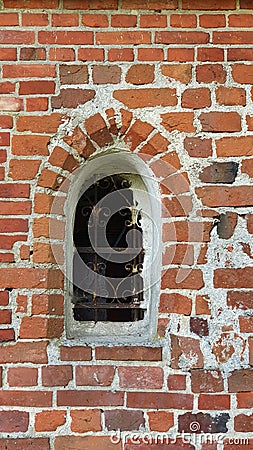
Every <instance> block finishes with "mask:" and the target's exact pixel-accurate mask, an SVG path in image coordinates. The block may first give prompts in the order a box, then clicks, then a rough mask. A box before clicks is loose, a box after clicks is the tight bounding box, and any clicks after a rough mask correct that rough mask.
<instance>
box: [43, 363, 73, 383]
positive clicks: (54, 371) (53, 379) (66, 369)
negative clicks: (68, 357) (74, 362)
mask: <svg viewBox="0 0 253 450" xmlns="http://www.w3.org/2000/svg"><path fill="white" fill-rule="evenodd" d="M72 376H73V375H72V367H71V366H70V365H68V366H66V365H58V366H56V365H50V366H49V367H42V384H43V386H67V385H68V383H69V382H70V381H71V380H72Z"/></svg>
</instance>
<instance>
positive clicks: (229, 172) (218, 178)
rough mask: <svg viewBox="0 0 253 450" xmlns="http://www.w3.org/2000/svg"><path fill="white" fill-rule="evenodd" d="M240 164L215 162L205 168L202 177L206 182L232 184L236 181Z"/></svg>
mask: <svg viewBox="0 0 253 450" xmlns="http://www.w3.org/2000/svg"><path fill="white" fill-rule="evenodd" d="M238 166H239V164H238V163H236V162H224V163H219V162H215V163H213V164H212V165H211V166H207V167H205V168H204V169H203V171H202V172H201V174H200V179H201V181H203V182H204V183H223V184H225V183H226V184H232V183H233V182H234V181H235V178H236V175H237V172H238Z"/></svg>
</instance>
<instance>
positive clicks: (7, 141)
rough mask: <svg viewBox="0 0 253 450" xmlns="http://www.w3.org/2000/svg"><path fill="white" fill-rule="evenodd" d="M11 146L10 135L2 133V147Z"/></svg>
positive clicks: (0, 136) (0, 142)
mask: <svg viewBox="0 0 253 450" xmlns="http://www.w3.org/2000/svg"><path fill="white" fill-rule="evenodd" d="M9 145H10V133H0V147H8V146H9Z"/></svg>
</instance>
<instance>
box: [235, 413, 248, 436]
mask: <svg viewBox="0 0 253 450" xmlns="http://www.w3.org/2000/svg"><path fill="white" fill-rule="evenodd" d="M234 423H235V431H241V432H243V433H247V432H248V433H250V432H251V430H252V427H253V415H252V414H251V415H250V416H248V415H246V414H239V415H238V416H236V417H235V422H234Z"/></svg>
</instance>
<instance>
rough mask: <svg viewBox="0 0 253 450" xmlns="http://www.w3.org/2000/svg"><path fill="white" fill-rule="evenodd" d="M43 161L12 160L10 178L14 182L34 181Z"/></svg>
mask: <svg viewBox="0 0 253 450" xmlns="http://www.w3.org/2000/svg"><path fill="white" fill-rule="evenodd" d="M40 164H41V161H40V160H39V161H36V160H30V161H26V160H22V159H11V160H10V171H9V176H10V177H11V178H12V179H13V180H33V179H34V178H35V176H36V174H37V172H38V168H39V166H40Z"/></svg>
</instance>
